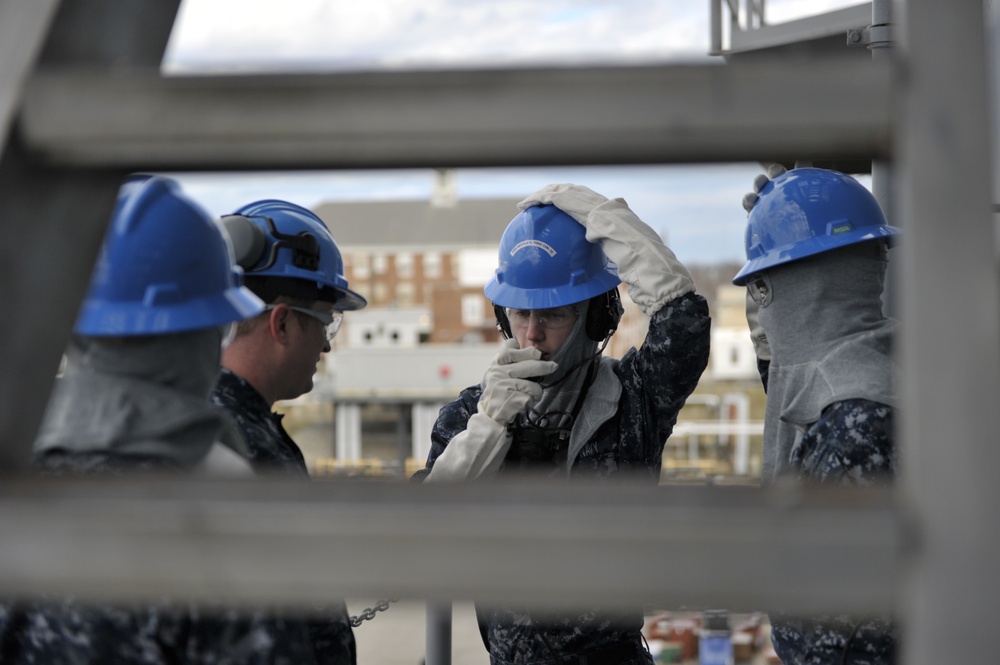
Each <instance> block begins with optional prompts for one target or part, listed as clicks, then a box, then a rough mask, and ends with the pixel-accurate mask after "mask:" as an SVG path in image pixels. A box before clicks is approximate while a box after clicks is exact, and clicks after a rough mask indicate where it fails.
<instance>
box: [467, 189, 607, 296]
mask: <svg viewBox="0 0 1000 665" xmlns="http://www.w3.org/2000/svg"><path fill="white" fill-rule="evenodd" d="M499 254H500V265H499V267H497V269H496V273H494V275H493V277H491V278H490V280H489V282H487V284H486V288H485V289H483V291H484V292H485V294H486V297H487V298H489V299H490V301H492V302H493V303H494V304H496V305H500V306H501V307H513V308H516V309H547V308H550V307H562V306H563V305H571V304H573V303H578V302H583V301H584V300H589V299H590V298H592V297H594V296H597V295H600V294H602V293H606V292H608V291H610V290H611V289H613V288H615V287H616V286H618V284H620V283H621V279H619V278H618V272H617V268H616V266H615V264H614V263H612V262H611V261H610V260H609V259H608V257H607V256H606V255H605V254H604V252H603V250H601V246H600V245H597V244H594V243H590V242H587V236H586V230H585V229H584V228H583V226H582V225H581V224H580V223H579V222H577V221H576V220H575V219H573V218H572V217H570V216H569V215H567V214H566V213H564V212H563V211H562V210H560V209H559V208H557V207H555V206H553V205H537V206H531V207H530V208H527V209H525V210H524V211H522V212H521V213H520V214H519V215H517V216H516V217H515V218H514V219H513V220H511V222H510V224H508V225H507V229H506V230H505V231H504V232H503V236H502V237H501V238H500V253H499Z"/></svg>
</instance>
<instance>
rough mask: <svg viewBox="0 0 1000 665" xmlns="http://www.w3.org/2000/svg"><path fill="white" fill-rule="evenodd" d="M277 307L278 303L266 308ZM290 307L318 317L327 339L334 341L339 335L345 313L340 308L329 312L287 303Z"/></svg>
mask: <svg viewBox="0 0 1000 665" xmlns="http://www.w3.org/2000/svg"><path fill="white" fill-rule="evenodd" d="M275 307H277V305H268V306H267V307H265V308H264V309H265V310H271V309H274V308H275ZM285 307H287V308H288V309H290V310H292V311H293V312H298V313H299V314H302V315H304V316H308V317H310V318H313V319H316V320H317V321H319V322H320V324H321V325H322V326H323V328H324V330H325V331H326V341H328V342H329V341H332V340H333V338H334V337H336V336H337V332H338V331H340V324H341V323H343V321H344V313H343V312H341V311H339V310H331V311H329V312H318V311H316V310H314V309H309V308H308V307H296V306H294V305H285Z"/></svg>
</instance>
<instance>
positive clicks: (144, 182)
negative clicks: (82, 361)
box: [73, 176, 264, 337]
mask: <svg viewBox="0 0 1000 665" xmlns="http://www.w3.org/2000/svg"><path fill="white" fill-rule="evenodd" d="M263 309H264V303H262V302H261V300H260V299H259V298H258V297H257V296H255V295H254V294H253V293H251V292H250V290H249V289H247V288H245V287H243V286H242V284H241V281H240V273H239V270H238V269H237V268H234V267H233V263H232V257H231V253H230V249H229V245H228V243H227V242H226V239H225V237H224V236H223V234H222V233H221V231H220V230H219V228H218V227H217V226H216V225H215V224H214V223H213V221H212V219H211V217H209V215H208V213H206V212H205V211H204V210H203V209H202V208H200V207H199V206H198V205H196V204H195V203H194V202H192V201H191V200H190V199H188V198H187V197H185V196H184V195H183V194H182V193H181V191H180V187H179V186H178V185H177V183H176V182H174V181H173V180H170V179H168V178H163V177H160V176H133V177H131V178H129V179H127V180H126V181H125V183H124V184H123V185H122V187H121V189H120V190H119V193H118V200H117V202H116V203H115V209H114V213H113V215H112V218H111V225H110V227H109V228H108V231H107V234H106V235H105V238H104V246H103V248H102V249H101V254H100V257H99V258H98V261H97V265H96V266H95V268H94V272H93V274H92V276H91V280H90V287H89V290H88V291H87V295H86V297H85V298H84V301H83V304H82V305H81V308H80V313H79V315H78V317H77V320H76V325H75V326H74V328H73V331H74V332H75V333H78V334H81V335H88V336H93V337H106V336H115V337H121V336H133V335H163V334H169V333H178V332H186V331H191V330H200V329H203V328H210V327H214V326H222V325H225V324H228V323H232V322H233V321H240V320H242V319H245V318H248V317H251V316H255V315H257V314H258V313H260V312H261V311H263Z"/></svg>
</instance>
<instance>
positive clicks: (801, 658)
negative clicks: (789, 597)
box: [771, 399, 896, 665]
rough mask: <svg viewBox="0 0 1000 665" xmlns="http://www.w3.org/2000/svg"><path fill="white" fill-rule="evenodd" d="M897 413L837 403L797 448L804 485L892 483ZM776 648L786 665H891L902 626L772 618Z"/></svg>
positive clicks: (794, 460)
mask: <svg viewBox="0 0 1000 665" xmlns="http://www.w3.org/2000/svg"><path fill="white" fill-rule="evenodd" d="M893 441H894V438H893V409H892V408H891V407H889V406H886V405H885V404H880V403H878V402H873V401H871V400H865V399H850V400H843V401H841V402H835V403H834V404H831V405H830V406H829V407H827V408H826V409H825V410H824V411H823V415H822V417H821V418H820V419H819V420H817V421H816V422H815V423H813V424H812V425H811V426H810V427H809V428H808V430H806V432H805V433H804V435H803V436H802V438H801V440H800V441H798V442H797V443H796V444H795V446H794V447H793V448H792V451H791V455H790V463H791V466H792V468H793V470H795V471H796V472H797V473H798V475H799V477H800V478H801V479H802V480H803V481H807V482H818V483H822V484H833V485H838V486H864V485H872V484H875V483H880V482H888V481H889V480H891V479H892V477H893V476H894V475H895V472H896V448H895V446H894V445H893ZM771 642H772V644H773V645H774V650H775V652H776V653H777V654H778V656H779V657H780V658H781V661H782V662H783V663H785V665H827V664H834V663H836V664H837V665H842V664H843V665H889V664H890V663H894V662H895V660H896V626H895V625H894V623H893V622H892V621H891V620H890V619H889V618H887V617H868V618H864V619H859V618H857V617H853V618H852V617H849V616H843V615H836V616H834V615H811V616H809V617H794V616H790V615H786V614H782V613H775V612H772V613H771Z"/></svg>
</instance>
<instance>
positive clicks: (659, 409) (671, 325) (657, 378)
mask: <svg viewBox="0 0 1000 665" xmlns="http://www.w3.org/2000/svg"><path fill="white" fill-rule="evenodd" d="M710 343H711V318H710V317H709V315H708V303H707V302H706V301H705V298H704V297H702V296H700V295H697V294H695V293H687V294H684V295H682V296H679V297H677V298H674V299H673V300H670V301H668V302H667V303H666V304H665V305H664V306H663V307H661V308H660V309H659V310H657V311H656V312H654V313H653V315H652V317H651V318H650V322H649V331H648V332H647V333H646V341H645V342H644V343H643V345H642V347H641V348H640V349H638V350H633V351H630V352H629V353H628V354H626V356H625V357H624V358H623V359H622V363H621V365H620V378H621V380H622V386H623V388H624V390H625V392H626V393H627V394H630V395H641V396H642V403H643V404H642V409H643V413H642V414H641V415H640V414H636V416H637V417H641V419H642V421H644V422H647V423H654V425H653V427H654V428H655V430H656V431H655V437H656V441H658V442H659V443H660V445H662V444H663V443H664V442H665V441H666V440H667V437H668V436H670V433H671V432H672V431H673V426H674V424H675V423H676V422H677V414H678V413H679V412H680V410H681V407H683V406H684V402H685V400H687V398H688V396H689V395H690V394H691V393H692V392H694V389H695V388H696V387H697V385H698V381H699V380H700V379H701V375H702V372H704V371H705V367H707V366H708V353H709V349H710Z"/></svg>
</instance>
